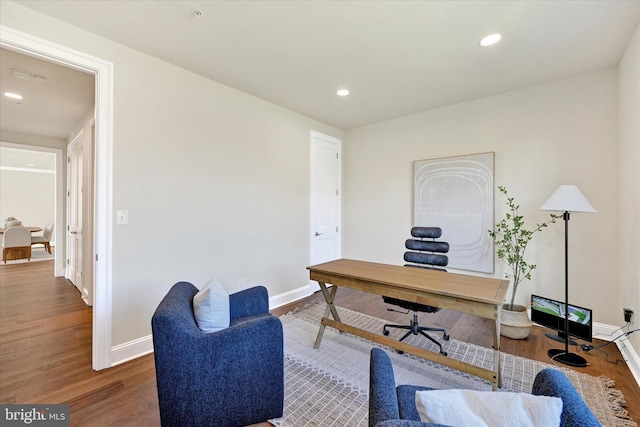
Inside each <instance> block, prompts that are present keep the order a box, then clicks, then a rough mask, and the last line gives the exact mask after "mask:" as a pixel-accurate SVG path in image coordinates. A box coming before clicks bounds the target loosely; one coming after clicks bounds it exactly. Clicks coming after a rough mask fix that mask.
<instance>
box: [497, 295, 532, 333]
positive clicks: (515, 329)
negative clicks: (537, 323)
mask: <svg viewBox="0 0 640 427" xmlns="http://www.w3.org/2000/svg"><path fill="white" fill-rule="evenodd" d="M505 307H509V304H503V305H502V313H501V314H500V316H501V317H500V335H502V336H503V337H507V338H512V339H516V340H521V339H524V338H526V337H528V336H529V334H530V333H531V326H533V322H532V321H531V319H529V314H528V313H527V307H525V306H523V305H514V306H513V308H514V309H513V311H512V310H508V309H507V308H505Z"/></svg>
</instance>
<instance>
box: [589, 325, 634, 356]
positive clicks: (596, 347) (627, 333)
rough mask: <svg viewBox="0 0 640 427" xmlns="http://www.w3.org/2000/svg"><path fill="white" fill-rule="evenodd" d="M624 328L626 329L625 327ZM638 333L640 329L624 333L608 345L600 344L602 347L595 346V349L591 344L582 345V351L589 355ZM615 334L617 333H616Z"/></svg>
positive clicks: (607, 343)
mask: <svg viewBox="0 0 640 427" xmlns="http://www.w3.org/2000/svg"><path fill="white" fill-rule="evenodd" d="M625 326H626V325H625ZM623 328H624V326H623ZM620 329H621V328H620ZM637 331H640V329H634V330H632V331H628V332H625V333H624V334H622V335H618V336H617V337H615V338H614V339H612V340H611V341H609V342H606V343H604V344H600V345H598V346H595V347H594V346H592V345H591V344H581V345H580V348H581V349H582V351H584V352H587V353H588V352H590V351H593V350H598V349H601V348H602V347H606V346H608V345H609V344H613V343H614V342H616V341H617V340H618V339H620V338H622V337H627V336H629V335H631V334H632V333H634V332H637ZM614 332H615V331H614Z"/></svg>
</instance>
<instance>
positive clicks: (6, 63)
mask: <svg viewBox="0 0 640 427" xmlns="http://www.w3.org/2000/svg"><path fill="white" fill-rule="evenodd" d="M12 70H19V71H20V73H19V74H18V73H13V74H16V75H18V76H19V77H21V78H16V77H15V76H14V75H13V74H12ZM25 72H26V73H25ZM5 92H12V93H17V94H20V95H22V97H23V99H21V100H15V99H11V98H7V97H6V96H0V109H1V110H0V128H2V129H3V130H10V131H14V132H21V133H28V134H33V135H44V136H50V137H55V138H63V139H66V138H67V137H68V136H69V134H70V133H71V132H72V131H73V130H74V128H75V127H76V126H78V123H80V120H81V119H82V117H83V116H84V115H85V114H87V112H88V111H89V109H91V108H92V107H93V103H94V102H93V101H94V93H95V83H94V76H93V75H92V74H86V73H83V72H80V71H76V70H72V69H70V68H66V67H63V66H60V65H56V64H54V63H52V62H47V61H43V60H40V59H36V58H33V57H30V56H26V55H22V54H20V53H17V52H14V51H11V50H7V49H0V93H1V94H4V93H5Z"/></svg>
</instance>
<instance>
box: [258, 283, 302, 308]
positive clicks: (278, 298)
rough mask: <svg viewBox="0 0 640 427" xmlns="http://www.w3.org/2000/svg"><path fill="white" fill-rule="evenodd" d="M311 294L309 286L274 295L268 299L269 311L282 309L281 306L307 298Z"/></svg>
mask: <svg viewBox="0 0 640 427" xmlns="http://www.w3.org/2000/svg"><path fill="white" fill-rule="evenodd" d="M311 294H313V292H312V290H311V289H310V288H309V286H302V287H300V288H297V289H294V290H292V291H288V292H285V293H282V294H278V295H275V296H273V297H270V298H269V310H273V309H274V308H278V307H282V306H283V305H287V304H290V303H292V302H296V301H298V300H300V299H302V298H306V297H308V296H309V295H311Z"/></svg>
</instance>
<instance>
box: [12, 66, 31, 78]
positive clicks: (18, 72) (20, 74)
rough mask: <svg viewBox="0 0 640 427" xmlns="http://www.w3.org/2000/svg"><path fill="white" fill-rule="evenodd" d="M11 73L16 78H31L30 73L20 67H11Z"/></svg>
mask: <svg viewBox="0 0 640 427" xmlns="http://www.w3.org/2000/svg"><path fill="white" fill-rule="evenodd" d="M11 75H12V76H13V77H15V78H16V79H20V80H26V79H30V78H31V73H30V72H28V71H27V70H23V69H20V68H12V69H11Z"/></svg>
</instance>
